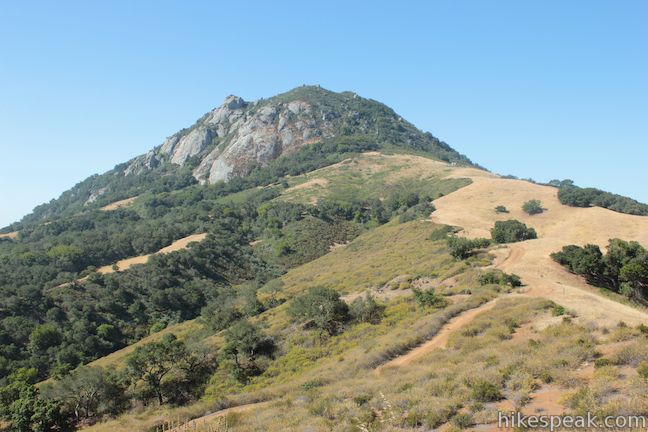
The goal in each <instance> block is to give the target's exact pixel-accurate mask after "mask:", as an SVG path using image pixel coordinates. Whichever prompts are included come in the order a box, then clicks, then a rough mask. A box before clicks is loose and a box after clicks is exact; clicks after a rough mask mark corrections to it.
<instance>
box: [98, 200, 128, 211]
mask: <svg viewBox="0 0 648 432" xmlns="http://www.w3.org/2000/svg"><path fill="white" fill-rule="evenodd" d="M136 199H137V197H130V198H126V199H123V200H119V201H115V202H114V203H110V204H108V205H106V206H103V207H101V208H100V209H99V210H103V211H111V210H117V209H120V208H125V207H130V206H131V205H133V203H134V202H135V200H136Z"/></svg>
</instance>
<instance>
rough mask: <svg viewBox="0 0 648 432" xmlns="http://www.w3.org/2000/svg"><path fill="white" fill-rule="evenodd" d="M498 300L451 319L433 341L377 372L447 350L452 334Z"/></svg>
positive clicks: (384, 365)
mask: <svg viewBox="0 0 648 432" xmlns="http://www.w3.org/2000/svg"><path fill="white" fill-rule="evenodd" d="M498 300H499V298H496V299H494V300H491V301H489V302H487V303H484V304H482V305H481V306H478V307H476V308H474V309H468V310H467V311H464V312H462V313H460V314H459V315H457V316H455V317H454V318H452V319H450V320H449V321H448V322H447V323H446V324H445V325H444V326H443V327H441V330H439V332H438V333H437V334H436V335H434V336H433V337H432V339H429V340H428V341H427V342H424V343H423V344H421V345H419V346H418V347H416V348H414V349H412V350H410V351H409V352H407V353H406V354H403V355H402V356H398V357H396V358H394V359H392V360H390V361H388V362H387V363H384V364H382V365H380V366H378V367H377V368H376V371H380V370H382V369H383V368H389V367H401V366H407V365H409V364H410V363H412V362H414V361H416V360H418V359H419V358H421V357H423V356H425V355H426V354H428V353H430V352H432V351H434V350H436V349H442V348H445V347H446V345H447V344H448V339H449V338H450V335H451V334H452V333H454V332H455V331H457V330H459V329H460V328H462V327H464V326H465V325H466V324H468V323H470V322H471V321H472V320H474V319H475V318H476V317H477V316H478V315H479V314H481V313H483V312H486V311H489V310H491V309H492V308H493V307H494V306H495V304H496V303H497V301H498Z"/></svg>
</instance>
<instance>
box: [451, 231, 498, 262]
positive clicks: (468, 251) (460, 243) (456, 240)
mask: <svg viewBox="0 0 648 432" xmlns="http://www.w3.org/2000/svg"><path fill="white" fill-rule="evenodd" d="M447 243H448V247H449V248H450V255H452V256H453V257H455V258H456V259H466V258H468V257H469V256H471V255H472V253H473V251H474V250H475V249H483V248H486V247H488V246H489V245H490V240H488V239H484V238H478V239H474V240H471V239H467V238H465V237H457V236H452V237H448V240H447Z"/></svg>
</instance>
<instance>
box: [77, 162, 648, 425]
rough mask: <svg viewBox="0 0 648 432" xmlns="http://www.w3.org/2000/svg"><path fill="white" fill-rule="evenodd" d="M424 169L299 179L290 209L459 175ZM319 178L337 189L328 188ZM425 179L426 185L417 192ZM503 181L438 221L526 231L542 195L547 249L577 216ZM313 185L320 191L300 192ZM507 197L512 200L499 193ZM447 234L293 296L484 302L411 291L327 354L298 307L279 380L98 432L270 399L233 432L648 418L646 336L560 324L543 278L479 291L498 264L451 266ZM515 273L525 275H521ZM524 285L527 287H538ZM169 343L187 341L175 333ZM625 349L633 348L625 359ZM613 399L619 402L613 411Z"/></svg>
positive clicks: (384, 252)
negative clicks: (499, 416) (541, 287)
mask: <svg viewBox="0 0 648 432" xmlns="http://www.w3.org/2000/svg"><path fill="white" fill-rule="evenodd" d="M420 159H422V158H417V157H415V156H384V155H377V154H365V155H363V156H362V157H359V158H356V159H353V160H349V161H345V162H343V163H341V164H338V165H336V166H334V167H327V168H324V169H321V170H318V171H315V172H313V173H309V174H308V175H305V176H299V177H295V178H293V179H290V185H291V188H289V189H287V190H285V191H284V195H283V196H282V197H280V198H279V199H287V200H291V201H299V202H313V201H315V200H316V199H317V198H319V197H324V196H326V197H331V198H336V199H344V198H345V197H348V196H351V194H363V195H362V196H363V197H367V198H380V197H381V195H382V194H383V191H384V190H385V187H381V185H386V187H410V186H412V187H417V188H418V187H420V185H421V184H425V183H429V182H430V181H431V180H439V179H440V178H441V177H443V176H444V175H447V174H449V172H448V170H449V168H448V167H447V166H444V165H442V164H439V163H437V162H433V161H428V160H420ZM404 173H407V174H405V175H404ZM459 173H460V174H462V175H468V174H470V175H471V177H472V178H473V181H474V182H475V183H478V184H481V183H480V179H479V177H480V176H481V177H483V178H491V177H490V176H489V175H487V174H484V173H483V172H477V171H473V170H468V171H467V170H462V171H460V172H459ZM313 179H325V181H315V182H314V181H312V180H313ZM419 179H424V180H425V181H423V182H421V183H417V180H419ZM452 181H457V180H456V179H453V180H451V182H452ZM501 181H502V182H505V183H501V184H500V183H498V184H497V185H496V189H492V186H493V185H491V188H486V189H478V190H476V191H475V190H472V191H471V189H470V187H468V188H464V189H460V190H459V192H457V193H454V194H451V195H449V196H447V197H444V198H441V199H440V200H438V201H437V205H438V207H440V212H438V213H435V220H438V221H440V222H441V221H444V222H445V221H448V223H449V222H450V218H449V216H448V212H449V211H451V209H452V206H456V205H458V204H457V200H455V201H451V200H452V199H453V198H456V197H457V196H462V194H466V193H467V192H470V193H471V195H470V196H469V197H466V196H463V198H462V199H461V200H459V201H460V202H461V203H462V204H461V205H462V206H463V207H461V208H460V209H455V210H454V212H453V213H452V215H453V217H455V218H456V219H457V223H456V224H457V225H462V224H463V226H464V227H466V228H467V230H466V231H467V232H468V234H469V235H478V234H481V235H483V234H484V231H485V230H486V229H487V227H489V226H490V225H492V220H493V218H494V217H495V216H493V215H491V212H492V208H493V207H494V206H495V205H497V204H500V203H502V204H505V205H507V206H509V208H510V209H512V210H513V209H515V210H514V213H513V214H512V215H510V216H513V217H515V218H519V219H523V220H526V219H525V217H524V216H523V215H518V212H517V208H519V206H520V205H521V201H520V200H521V199H523V198H525V199H526V198H527V197H528V196H530V195H533V196H532V198H535V197H537V198H540V199H542V200H543V202H544V203H545V205H546V204H550V206H547V205H546V206H547V207H550V208H549V212H547V214H545V215H544V216H541V217H539V218H535V219H528V220H526V221H527V222H528V223H530V224H531V225H534V226H537V228H538V231H539V233H540V235H541V237H542V236H543V235H546V233H547V232H549V229H550V228H551V226H552V224H556V223H557V219H555V218H552V216H553V215H556V216H555V217H556V218H557V217H558V215H559V214H560V215H562V214H563V209H561V210H560V213H559V212H558V211H557V209H558V207H557V206H555V205H554V204H555V203H554V201H552V198H551V195H548V194H549V192H547V191H545V190H544V189H542V190H541V189H537V188H539V186H536V185H531V184H530V183H526V182H515V181H504V180H501ZM510 182H514V183H510ZM466 183H467V182H466V181H465V180H460V183H446V184H447V185H448V187H449V188H450V189H452V188H453V187H457V186H458V185H465V184H466ZM496 183H497V182H496ZM300 184H301V185H304V184H306V186H303V187H295V186H298V185H300ZM417 184H418V186H417ZM438 184H439V183H438V182H436V185H435V186H432V187H434V188H435V189H434V190H431V193H430V194H431V195H432V196H437V195H438V192H442V191H441V190H440V189H439V186H438ZM443 187H445V186H443ZM502 187H504V189H502V191H499V189H497V188H500V189H501V188H502ZM444 193H445V192H444ZM242 198H243V197H242ZM491 201H493V202H496V204H493V203H492V202H491ZM518 201H520V202H518ZM574 211H578V212H581V211H585V212H592V211H599V209H574ZM492 213H493V214H494V212H492ZM579 214H580V213H579ZM606 215H607V213H606ZM621 217H625V216H621ZM441 218H445V219H441ZM475 221H477V222H475ZM543 221H544V222H543ZM567 222H568V223H570V222H569V221H567ZM576 225H577V224H576ZM437 228H438V225H436V224H434V223H432V222H425V221H415V222H409V223H406V224H397V223H394V222H392V223H390V224H388V225H385V226H383V227H379V228H377V229H376V230H374V231H370V232H367V233H365V234H363V235H361V236H360V237H358V238H357V239H356V240H355V241H353V242H351V243H350V244H349V245H347V246H344V247H340V248H337V249H335V250H334V251H332V252H331V253H329V254H327V255H325V256H323V257H321V258H319V259H318V260H316V261H313V262H311V263H308V264H306V265H304V266H301V267H299V268H296V269H293V270H292V271H290V272H289V273H288V274H286V275H285V276H284V277H283V279H284V282H285V287H284V295H285V296H286V297H292V296H293V295H295V294H298V293H299V292H302V291H303V290H304V289H306V288H308V287H309V286H313V285H326V286H330V287H333V288H335V289H338V290H339V291H340V292H342V293H343V294H347V295H348V294H352V293H357V292H363V291H365V290H375V289H376V288H378V287H382V286H384V285H385V284H386V283H388V282H389V281H392V280H394V278H396V277H398V276H407V277H406V278H405V279H404V280H410V279H416V278H417V277H426V279H425V280H426V281H427V283H428V284H431V285H432V286H438V287H439V289H440V290H441V291H445V292H446V293H447V294H453V293H459V292H471V293H472V294H471V295H470V296H457V297H455V299H456V301H455V302H448V303H449V304H448V306H446V307H445V308H443V309H439V310H421V309H420V308H418V307H416V306H415V305H414V303H413V301H412V298H411V295H410V294H409V291H407V290H406V291H405V294H404V295H401V296H394V297H392V298H391V299H390V300H389V302H388V307H387V309H386V317H385V319H384V320H383V321H382V323H381V324H378V325H369V324H359V325H355V326H352V327H350V328H349V329H347V331H345V332H344V333H343V334H341V335H340V336H337V337H335V338H330V339H327V340H325V341H324V342H321V343H320V342H318V341H316V340H315V339H314V336H313V335H312V334H308V333H307V332H304V331H303V330H301V329H300V328H298V327H296V326H294V325H292V324H290V323H289V321H288V319H287V316H286V314H285V307H279V308H276V309H273V310H271V311H268V312H266V313H264V314H263V315H262V316H261V317H259V322H260V323H262V324H263V326H264V327H265V328H266V331H267V332H268V333H270V334H272V335H274V336H276V337H279V338H281V339H282V341H283V342H282V345H281V347H280V349H281V352H282V356H279V357H278V358H277V359H276V360H274V361H272V362H271V363H270V364H269V365H268V369H267V370H266V372H265V373H264V374H263V375H261V376H260V377H258V378H256V379H254V380H253V381H252V382H251V383H249V384H247V385H246V386H242V385H240V384H238V383H236V382H234V381H233V380H231V379H230V378H229V377H228V376H227V375H226V374H218V373H217V374H216V375H215V376H214V378H213V380H212V382H211V384H210V387H209V389H208V394H207V397H206V399H205V400H204V401H201V402H199V403H197V404H195V405H193V406H189V407H184V408H178V409H173V408H170V407H164V408H162V409H154V410H149V411H144V412H143V413H140V414H129V415H125V416H123V417H121V418H120V419H118V420H115V421H110V422H108V423H105V424H100V425H97V426H95V427H93V428H90V429H89V430H94V431H108V430H110V431H122V430H123V431H126V430H129V431H130V430H145V429H146V428H150V427H151V426H154V425H155V424H159V423H160V421H161V420H162V419H170V418H176V417H181V418H195V417H199V416H201V415H203V414H204V413H205V412H209V411H213V410H217V409H220V408H222V407H227V406H230V405H239V404H245V403H249V402H256V401H258V400H271V402H270V403H269V404H266V405H263V409H262V410H257V411H254V414H253V415H249V414H246V413H247V412H249V411H246V412H241V413H240V414H236V413H235V412H231V413H230V414H228V422H229V424H230V426H231V428H232V430H246V431H247V430H277V431H279V430H287V429H288V430H290V428H297V427H299V428H300V429H303V428H304V427H307V426H310V427H312V428H313V430H340V431H342V430H345V431H346V430H357V428H361V427H366V428H367V430H381V428H380V427H379V426H380V425H383V426H388V427H398V428H403V429H404V430H409V429H408V428H410V427H421V426H422V427H436V426H439V425H440V424H444V423H446V422H447V421H450V423H452V422H454V423H458V422H460V420H458V419H459V417H458V414H466V417H467V418H468V417H469V418H471V419H472V420H471V421H473V422H477V423H481V424H489V423H492V421H493V419H494V413H495V411H496V410H497V409H509V408H510V407H511V406H512V405H513V406H520V407H524V406H526V407H532V406H534V405H533V404H534V403H536V402H537V403H541V402H538V401H540V400H541V396H542V394H544V393H543V392H546V394H552V395H554V396H555V397H554V398H553V399H555V400H554V402H555V403H557V402H556V400H560V404H558V405H559V406H561V407H563V408H564V407H565V406H566V407H567V408H566V409H571V410H581V409H586V408H587V409H590V408H591V409H596V410H599V412H601V410H606V411H605V412H617V411H618V410H621V409H629V410H631V411H632V412H637V410H639V409H643V408H641V407H644V408H645V407H648V401H647V400H646V394H648V392H647V391H646V390H648V388H646V383H645V381H641V380H638V379H637V374H636V366H637V364H638V362H639V361H640V360H642V359H644V360H648V350H646V349H645V342H643V336H642V335H640V334H639V333H638V332H637V331H635V330H632V329H626V328H619V329H612V330H611V331H608V330H607V329H603V328H601V327H600V326H597V325H596V324H591V323H587V322H586V320H584V319H577V320H576V322H574V323H572V322H562V321H561V318H560V317H557V318H553V317H551V315H550V313H549V311H548V309H547V308H549V307H551V303H550V302H547V301H546V300H543V299H542V298H535V297H544V294H546V293H544V291H542V292H540V293H539V294H537V293H534V291H533V290H534V289H535V284H536V283H537V280H536V279H534V278H533V276H534V274H532V273H531V274H526V275H525V274H523V276H530V277H531V281H532V282H533V283H532V284H531V286H530V287H527V288H524V289H523V290H522V291H527V295H513V296H511V295H506V294H504V293H501V292H499V293H498V292H497V290H496V287H479V284H477V283H476V275H477V274H478V272H479V270H478V267H481V266H483V265H485V264H487V262H488V260H487V259H485V257H483V256H482V257H478V258H477V259H471V260H470V261H468V262H467V263H457V262H455V261H453V260H451V259H450V257H449V256H448V255H447V254H446V253H445V245H444V243H443V242H442V241H441V242H439V241H431V240H426V239H427V238H428V237H429V236H430V234H431V233H432V232H433V231H434V230H435V229H437ZM621 234H623V233H621ZM629 234H631V233H629ZM599 235H601V236H605V235H607V233H606V232H603V233H600V234H599ZM629 238H633V237H629ZM495 252H497V253H496V255H498V256H499V255H500V254H501V250H500V251H495ZM505 258H507V257H506V256H505ZM506 261H507V259H504V262H506ZM498 265H501V263H498ZM504 268H505V269H507V271H510V269H508V268H506V267H504ZM512 268H513V269H515V270H517V267H512ZM563 275H564V272H563ZM566 277H569V275H567V276H566ZM523 280H524V281H525V282H526V281H527V279H526V277H525V278H523ZM444 281H445V282H444ZM448 281H451V282H448ZM396 286H397V285H396ZM404 288H407V285H405V286H404ZM528 293H531V294H532V295H531V296H529V295H528ZM498 295H499V296H502V295H506V297H507V298H505V299H502V300H500V301H498V303H497V305H496V306H495V307H494V308H493V309H492V310H489V311H485V312H484V313H482V314H480V315H478V316H477V317H476V318H475V319H474V321H472V322H469V323H467V324H466V326H465V327H464V328H463V329H462V330H460V331H457V332H455V333H453V334H451V335H450V339H449V341H448V345H449V347H450V349H447V350H437V351H432V352H430V353H428V354H426V355H424V356H421V357H420V358H418V359H417V360H416V361H414V362H413V363H412V364H409V365H405V366H402V367H400V368H388V369H386V370H384V371H381V373H375V372H374V371H373V368H374V367H375V366H376V365H379V364H382V363H384V362H385V361H387V360H388V359H390V358H392V357H393V356H395V355H398V354H400V353H404V352H406V351H407V349H408V348H410V347H413V346H415V345H417V344H419V343H421V342H423V341H425V340H427V339H429V338H430V337H431V336H432V335H434V334H436V333H437V332H438V331H439V330H440V329H441V328H442V327H443V324H444V323H446V322H448V321H449V320H450V319H451V318H452V317H453V316H456V315H457V314H461V313H462V311H464V310H467V309H472V308H475V307H477V306H478V305H480V304H483V303H485V302H487V301H489V299H492V298H493V297H495V296H498ZM608 324H609V323H608ZM181 326H183V327H177V328H178V329H181V328H183V330H184V332H186V333H187V334H190V333H195V332H200V328H201V326H200V325H199V324H198V323H196V322H188V323H184V324H181ZM608 327H609V326H608ZM166 331H174V328H171V329H167V330H166ZM154 337H159V336H154ZM531 340H533V342H530V341H531ZM208 341H209V342H210V343H212V344H214V346H218V345H219V342H220V341H219V337H218V335H215V336H212V337H210V338H208ZM619 341H621V342H619ZM142 343H143V342H142ZM619 343H622V344H625V345H622V346H620V347H619V346H617V345H618V344H619ZM130 350H132V347H129V348H127V349H126V350H122V352H120V353H115V354H113V355H112V356H109V357H107V358H105V359H101V360H99V361H98V362H97V363H98V364H102V365H107V364H119V362H120V361H121V360H122V359H123V357H124V356H125V355H126V354H127V353H128V352H129V351H130ZM597 352H600V353H604V354H605V355H606V357H610V358H613V359H615V360H616V361H617V363H619V364H618V365H615V366H609V367H606V368H603V371H596V372H593V369H592V368H591V366H588V363H587V362H591V361H592V360H593V358H594V357H595V356H596V355H598V354H597ZM482 382H489V383H492V384H494V385H496V386H497V387H498V388H501V389H503V390H502V394H501V396H502V397H503V399H502V400H501V401H499V402H479V400H477V399H479V398H478V397H477V396H476V393H475V392H476V390H475V388H477V387H479V385H482V384H480V383H482ZM613 390H614V391H613ZM551 392H553V393H551ZM579 392H580V393H583V392H589V393H588V395H589V396H588V397H589V398H585V399H583V398H579V397H578V394H580V393H579ZM610 392H614V393H615V396H614V397H612V398H610V397H609V394H610ZM574 395H576V396H574ZM588 404H589V405H588ZM615 410H616V411H615ZM350 428H356V429H350Z"/></svg>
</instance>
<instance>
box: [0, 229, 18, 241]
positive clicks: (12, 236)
mask: <svg viewBox="0 0 648 432" xmlns="http://www.w3.org/2000/svg"><path fill="white" fill-rule="evenodd" d="M0 238H8V239H12V240H14V239H16V238H18V231H13V232H9V233H4V234H0Z"/></svg>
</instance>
